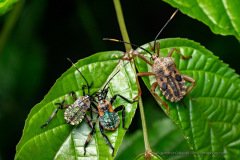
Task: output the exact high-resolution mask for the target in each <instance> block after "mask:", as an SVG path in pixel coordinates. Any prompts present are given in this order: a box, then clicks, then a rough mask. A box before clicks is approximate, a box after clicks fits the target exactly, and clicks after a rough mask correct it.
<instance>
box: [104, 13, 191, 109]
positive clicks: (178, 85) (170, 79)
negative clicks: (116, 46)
mask: <svg viewBox="0 0 240 160" xmlns="http://www.w3.org/2000/svg"><path fill="white" fill-rule="evenodd" d="M177 11H178V10H176V11H175V12H174V13H173V14H172V16H171V17H170V18H169V20H168V21H167V22H166V23H165V25H164V26H163V28H162V29H161V30H160V31H159V33H158V34H157V36H156V37H155V40H154V46H153V51H154V54H152V53H151V52H150V51H148V50H146V49H145V48H142V47H139V46H138V45H135V44H133V43H129V42H124V41H121V40H117V39H109V38H104V40H110V41H115V42H122V43H127V44H131V45H133V46H136V47H138V48H140V49H142V50H143V51H145V52H147V53H149V54H150V55H151V59H152V60H153V62H151V61H150V60H148V59H147V58H146V57H145V56H143V55H142V54H140V53H139V52H138V51H136V50H131V51H130V53H129V54H128V55H131V57H129V56H128V57H123V59H125V60H131V59H132V58H134V57H136V56H137V57H139V58H141V59H142V60H144V61H145V62H146V63H147V64H149V65H150V66H151V67H152V72H140V73H137V76H155V78H156V82H154V83H153V84H152V86H151V92H152V93H153V94H154V95H155V96H157V94H156V93H155V89H156V87H157V86H159V88H160V90H161V91H162V94H163V96H164V97H165V98H166V99H167V100H169V101H171V102H179V101H181V100H182V99H183V97H184V96H185V95H186V94H187V93H189V92H190V91H191V90H192V88H193V86H194V84H195V80H194V79H193V78H191V77H189V76H186V75H182V74H180V72H179V70H178V69H177V68H176V65H175V62H174V60H173V59H172V55H173V53H174V51H177V49H176V48H173V49H172V50H171V51H170V52H169V53H168V55H167V57H161V56H160V44H159V43H156V39H157V38H158V36H159V35H160V33H161V32H162V31H163V29H164V28H165V27H166V26H167V24H168V23H169V22H170V21H171V19H172V18H173V17H174V15H175V14H176V13H177ZM150 47H151V46H150ZM151 48H152V47H151ZM155 48H157V51H155ZM175 53H178V54H180V55H181V57H182V58H183V59H187V58H189V57H185V56H183V55H182V54H181V53H179V52H175ZM186 81H188V82H190V83H191V84H192V85H191V86H189V87H187V86H186ZM139 95H141V90H140V88H139ZM161 102H162V104H163V105H164V106H165V107H166V108H167V109H168V106H167V104H166V103H165V102H164V101H162V100H161Z"/></svg>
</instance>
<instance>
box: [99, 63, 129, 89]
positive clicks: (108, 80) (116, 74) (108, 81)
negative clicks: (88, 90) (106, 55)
mask: <svg viewBox="0 0 240 160" xmlns="http://www.w3.org/2000/svg"><path fill="white" fill-rule="evenodd" d="M128 63H129V62H127V63H125V64H124V65H123V66H126V65H127V64H128ZM119 72H120V70H118V71H117V72H116V73H114V75H113V76H112V77H111V78H110V79H109V80H108V81H107V83H106V84H105V85H104V87H103V90H105V88H106V87H107V85H108V84H109V83H110V81H111V80H112V79H113V78H114V77H115V76H116V75H117V74H118V73H119Z"/></svg>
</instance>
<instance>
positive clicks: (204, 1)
mask: <svg viewBox="0 0 240 160" xmlns="http://www.w3.org/2000/svg"><path fill="white" fill-rule="evenodd" d="M164 1H165V2H167V3H169V4H170V5H172V6H173V7H176V8H178V9H179V10H181V12H183V13H184V14H187V15H188V16H190V17H192V18H194V19H197V20H199V21H201V22H203V23H204V24H206V25H207V26H209V27H210V29H211V30H212V32H214V33H216V34H221V35H234V36H235V37H236V38H237V39H240V20H239V17H240V12H239V6H240V1H238V0H233V1H229V0H211V1H209V0H201V1H199V0H191V1H186V0H164Z"/></svg>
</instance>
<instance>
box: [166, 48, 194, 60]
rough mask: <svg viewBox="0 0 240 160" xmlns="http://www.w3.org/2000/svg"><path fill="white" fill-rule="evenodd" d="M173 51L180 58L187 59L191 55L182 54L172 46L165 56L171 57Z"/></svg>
mask: <svg viewBox="0 0 240 160" xmlns="http://www.w3.org/2000/svg"><path fill="white" fill-rule="evenodd" d="M174 51H176V52H175V53H177V54H179V55H180V56H181V58H182V59H189V58H191V57H192V56H184V55H183V54H182V53H181V52H180V51H179V50H178V49H176V48H172V49H171V50H170V52H168V55H167V57H172V55H173V53H174Z"/></svg>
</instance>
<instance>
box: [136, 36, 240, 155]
mask: <svg viewBox="0 0 240 160" xmlns="http://www.w3.org/2000/svg"><path fill="white" fill-rule="evenodd" d="M160 44H161V45H160V46H161V55H163V56H166V55H167V53H168V52H169V51H170V49H171V48H177V49H179V50H180V52H181V53H182V54H184V55H185V56H192V58H190V59H188V60H184V59H181V58H180V56H179V55H178V54H173V58H174V60H175V63H176V66H177V68H178V69H179V70H180V72H181V73H182V74H184V75H188V76H190V77H192V78H194V79H195V80H196V85H195V87H194V88H193V90H192V91H191V92H190V94H189V95H188V96H186V97H185V98H184V100H183V101H182V102H179V103H170V102H169V101H167V100H166V99H165V98H164V97H162V96H161V93H160V90H159V89H158V88H157V90H156V92H157V94H158V95H160V98H161V99H163V100H164V101H165V102H166V103H167V104H168V106H169V117H170V118H171V119H172V120H173V121H174V122H175V123H176V124H177V125H178V126H179V128H180V129H181V130H183V132H184V136H185V139H186V140H187V141H188V143H189V146H190V148H191V149H192V150H193V151H195V152H197V154H194V156H195V157H196V158H197V159H203V157H204V159H212V157H215V158H216V159H217V158H219V157H220V158H223V157H224V158H225V159H237V158H238V157H239V155H240V150H239V147H240V143H239V142H240V137H239V135H240V124H239V120H240V114H239V112H240V102H239V101H240V79H239V76H238V75H237V74H236V73H235V72H234V70H233V69H231V68H229V67H228V65H227V64H224V63H223V62H222V61H220V60H219V59H218V57H216V56H214V55H213V54H212V53H211V52H210V51H208V50H207V49H205V48H204V47H202V46H201V45H199V44H198V43H196V42H193V41H191V40H187V39H180V38H173V39H165V40H162V41H160ZM143 47H144V48H148V47H149V45H148V44H146V45H144V46H143ZM148 49H149V48H148ZM139 51H141V50H139ZM145 56H148V57H149V55H148V54H145ZM136 62H137V68H138V70H139V72H146V71H151V67H150V66H149V65H147V64H146V63H145V62H144V61H142V60H140V59H139V58H138V59H137V60H136ZM143 80H144V82H145V84H146V85H147V87H148V88H149V89H150V87H151V84H152V83H153V82H155V81H156V78H155V77H154V76H151V77H143ZM158 98H159V97H158ZM157 101H158V103H159V104H160V105H161V103H160V101H159V100H158V99H157ZM161 106H162V105H161ZM162 108H163V109H164V110H165V111H166V108H165V107H162ZM166 112H167V111H166ZM167 114H168V113H167ZM173 143H174V142H173ZM205 153H206V154H205ZM207 153H208V154H207Z"/></svg>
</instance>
